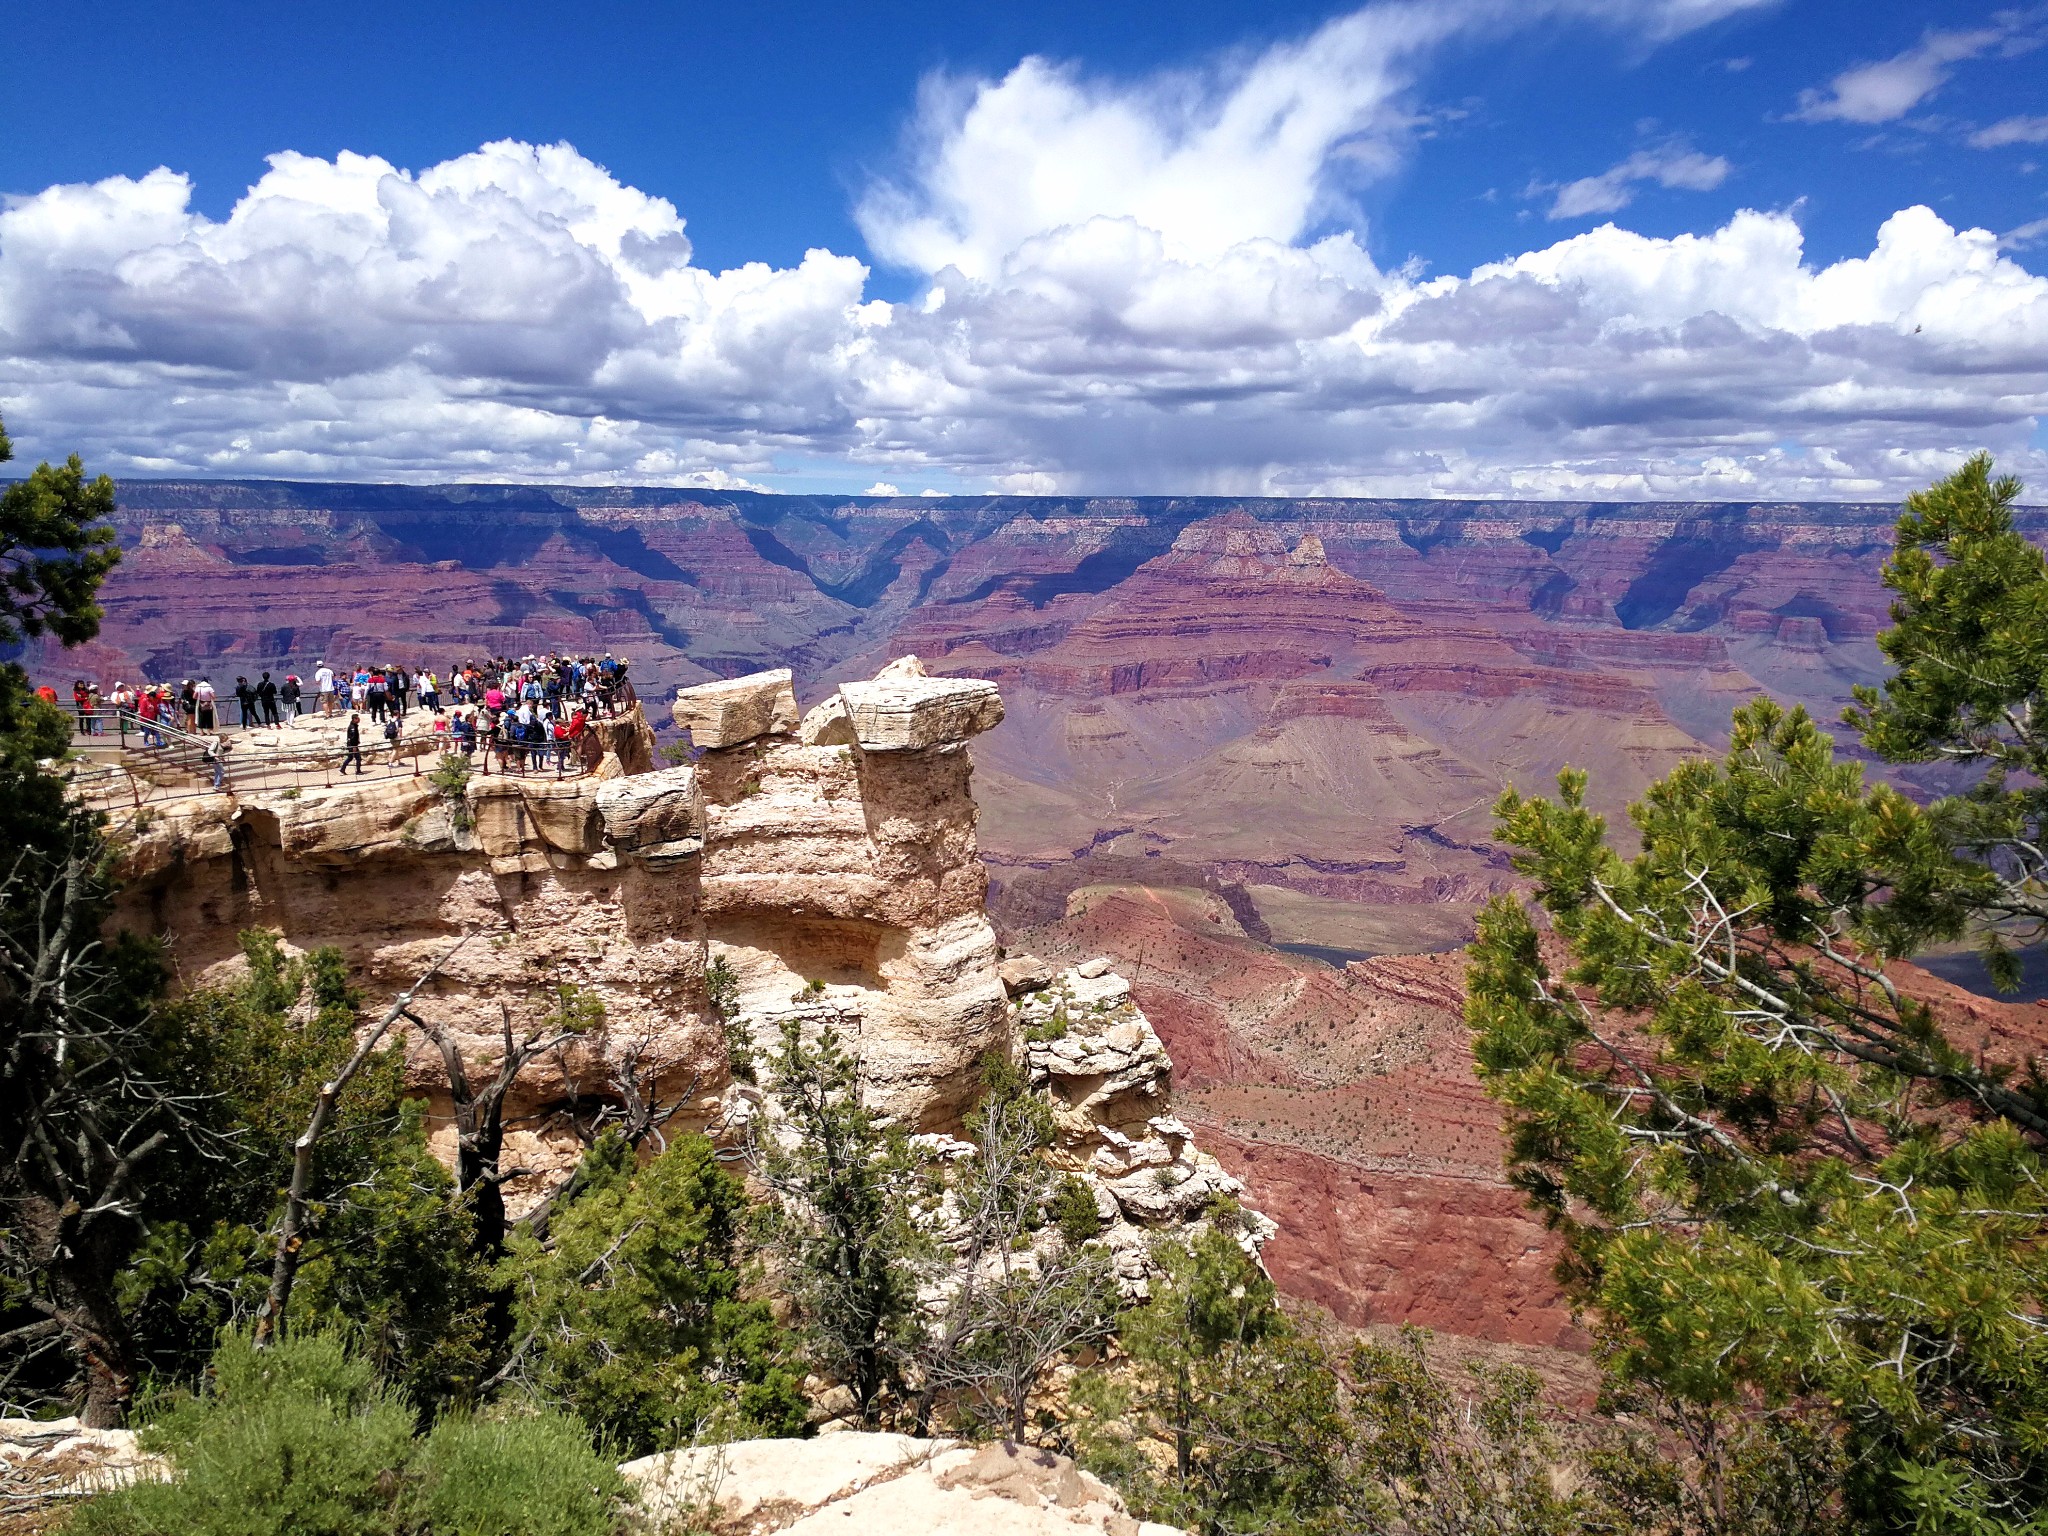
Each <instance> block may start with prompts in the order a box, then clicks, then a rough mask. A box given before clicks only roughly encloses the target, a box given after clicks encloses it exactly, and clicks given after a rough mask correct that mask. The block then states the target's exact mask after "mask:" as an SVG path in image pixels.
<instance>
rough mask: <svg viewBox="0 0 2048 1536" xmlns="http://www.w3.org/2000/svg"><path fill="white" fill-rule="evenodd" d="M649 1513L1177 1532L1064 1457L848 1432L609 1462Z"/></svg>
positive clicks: (801, 1527)
mask: <svg viewBox="0 0 2048 1536" xmlns="http://www.w3.org/2000/svg"><path fill="white" fill-rule="evenodd" d="M619 1470H620V1471H621V1472H622V1473H624V1474H625V1477H626V1480H627V1482H628V1483H629V1484H630V1485H632V1487H633V1488H634V1489H635V1490H636V1492H637V1493H638V1494H639V1497H640V1502H641V1504H642V1506H643V1508H645V1509H646V1511H647V1513H648V1515H649V1517H650V1518H651V1519H653V1520H654V1521H655V1522H656V1523H657V1524H659V1523H661V1522H663V1521H669V1522H680V1521H681V1520H684V1519H688V1518H695V1519H697V1520H698V1521H700V1522H707V1523H709V1524H710V1525H711V1527H712V1528H713V1529H714V1530H718V1531H734V1532H737V1531H746V1532H748V1533H749V1536H754V1533H764V1536H765V1533H767V1532H773V1531H787V1532H790V1533H792V1536H825V1533H832V1536H904V1533H908V1532H915V1533H917V1536H1083V1533H1099V1536H1182V1533H1181V1532H1180V1531H1179V1529H1178V1528H1177V1527H1174V1526H1167V1525H1157V1524H1154V1523H1152V1522H1150V1521H1140V1520H1136V1519H1133V1518H1132V1517H1131V1514H1130V1512H1129V1511H1128V1510H1127V1509H1126V1508H1125V1506H1124V1502H1123V1500H1122V1499H1121V1498H1120V1497H1118V1495H1117V1494H1116V1492H1115V1490H1113V1489H1111V1488H1110V1487H1108V1486H1107V1485H1106V1484H1104V1483H1103V1482H1101V1481H1100V1480H1099V1479H1097V1478H1095V1477H1093V1476H1092V1475H1090V1474H1089V1473H1086V1472H1083V1471H1082V1470H1081V1469H1080V1468H1079V1467H1077V1466H1075V1465H1074V1463H1073V1462H1071V1461H1069V1460H1068V1459H1067V1458H1066V1457H1064V1456H1059V1455H1056V1454H1054V1453H1053V1452H1051V1451H1042V1450H1035V1449H1032V1448H1030V1447H1020V1446H1016V1445H1011V1444H1006V1443H1002V1444H995V1445H984V1446H972V1445H962V1444H959V1443H958V1442H955V1441H950V1440H917V1439H913V1438H911V1437H910V1436H908V1435H886V1434H864V1433H859V1432H847V1433H842V1434H834V1435H824V1436H821V1437H819V1438H818V1439H816V1440H742V1441H738V1442H735V1443H734V1444H731V1445H722V1446H704V1447H699V1448H697V1449H693V1450H684V1451H671V1452H667V1453H664V1454H662V1455H659V1456H646V1457H642V1458H641V1459H640V1460H638V1461H630V1462H627V1463H626V1464H625V1465H624V1466H622V1467H621V1468H620V1469H619Z"/></svg>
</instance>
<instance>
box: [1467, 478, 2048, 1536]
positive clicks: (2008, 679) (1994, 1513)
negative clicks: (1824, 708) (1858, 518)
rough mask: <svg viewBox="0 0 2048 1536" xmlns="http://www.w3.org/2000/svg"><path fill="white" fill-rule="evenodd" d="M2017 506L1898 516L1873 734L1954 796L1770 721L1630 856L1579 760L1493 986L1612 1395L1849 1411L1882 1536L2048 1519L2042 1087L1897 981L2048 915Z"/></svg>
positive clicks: (1653, 819) (1647, 811)
mask: <svg viewBox="0 0 2048 1536" xmlns="http://www.w3.org/2000/svg"><path fill="white" fill-rule="evenodd" d="M2017 492H2018V486H2017V484H2016V483H2015V482H2013V481H2011V480H1996V481H1994V480H1993V479H1992V478H1991V476H1990V466H1989V462H1988V460H1986V459H1983V458H1981V457H1980V458H1978V459H1975V460H1972V461H1971V463H1970V464H1968V465H1967V466H1965V467H1964V468H1963V469H1962V470H1961V471H1959V472H1958V473H1957V474H1955V475H1954V476H1951V477H1950V478H1949V479H1947V480H1945V481H1943V482H1942V483H1941V484H1939V485H1937V486H1935V487H1934V488H1933V489H1931V490H1929V491H1927V492H1924V493H1921V494H1919V495H1916V496H1914V497H1913V498H1911V499H1910V500H1909V502H1908V504H1907V511H1906V515H1905V516H1904V517H1903V518H1902V519H1901V521H1900V524H1899V532H1898V551H1897V553H1896V554H1895V556H1894V557H1893V559H1892V560H1891V561H1890V562H1889V563H1888V564H1887V566H1886V572H1885V579H1886V581H1887V583H1888V584H1889V585H1891V586H1892V587H1893V588H1894V590H1895V591H1897V592H1898V593H1899V594H1900V597H1899V601H1898V602H1897V603H1896V604H1895V605H1894V608H1893V617H1894V620H1895V627H1894V628H1893V629H1891V630H1890V631H1889V632H1887V634H1886V635H1885V636H1884V637H1883V640H1882V644H1883V646H1884V649H1885V652H1886V654H1887V656H1888V657H1889V658H1890V659H1891V661H1892V662H1893V664H1894V666H1895V668H1896V669H1897V670H1896V672H1895V674H1894V676H1893V677H1892V679H1891V681H1890V682H1889V683H1888V684H1887V685H1886V687H1885V688H1884V689H1883V690H1882V691H1881V692H1880V691H1865V692H1863V693H1862V694H1861V695H1860V707H1859V709H1857V710H1856V711H1853V712H1852V713H1851V716H1850V718H1849V723H1850V724H1851V725H1852V726H1854V727H1856V728H1858V729H1860V730H1861V731H1862V732H1863V734H1864V739H1865V741H1866V743H1867V744H1868V745H1869V746H1870V747H1871V748H1872V749H1874V750H1876V751H1877V752H1879V753H1881V754H1883V755H1885V756H1888V757H1891V758H1893V759H1895V760H1908V761H1912V760H1926V759H1929V758H1935V757H1940V758H1944V759H1947V760H1949V761H1952V762H1956V763H1960V764H1962V765H1963V766H1964V767H1965V768H1973V769H1976V770H1978V774H1977V777H1976V779H1975V781H1974V782H1973V783H1972V784H1971V785H1970V786H1969V787H1968V788H1967V789H1966V790H1965V791H1964V792H1963V793H1961V794H1959V795H1956V796H1953V797H1951V798H1948V799H1945V800H1942V801H1939V802H1937V803H1936V804H1934V805H1932V806H1930V807H1925V808H1923V807H1921V806H1919V805H1917V804H1915V803H1914V801H1912V800H1911V799H1909V798H1908V797H1907V796H1906V795H1905V794H1903V793H1901V792H1900V791H1899V790H1898V789H1896V788H1894V787H1892V786H1890V785H1887V784H1878V785H1875V786H1872V785H1868V784H1866V783H1865V782H1864V778H1863V774H1862V771H1861V769H1860V768H1859V767H1858V766H1856V765H1855V764H1853V763H1845V762H1840V761H1837V760H1836V758H1835V756H1834V749H1833V744H1832V743H1831V742H1830V740H1829V739H1828V737H1827V735H1826V733H1824V732H1823V731H1822V730H1821V729H1820V728H1819V726H1818V725H1816V724H1815V722H1813V721H1812V720H1811V719H1809V718H1808V717H1807V716H1806V715H1805V714H1804V713H1803V712H1802V711H1798V710H1793V711H1790V712H1788V711H1785V710H1783V709H1781V708H1780V707H1779V706H1777V705H1776V704H1774V703H1771V702H1769V701H1767V700H1766V701H1759V702H1757V703H1754V704H1751V705H1748V706H1746V707H1745V708H1743V709H1741V710H1739V711H1737V713H1736V715H1735V719H1734V727H1733V733H1732V740H1731V743H1730V747H1729V750H1728V753H1727V755H1726V757H1725V758H1724V760H1723V761H1721V762H1719V763H1715V762H1709V761H1696V762H1689V763H1686V764H1684V765H1682V766H1681V767H1680V768H1678V769H1677V770H1676V771H1674V772H1673V773H1672V774H1670V775H1669V776H1668V777H1667V778H1665V779H1664V780H1663V781H1661V782H1660V783H1658V784H1656V785H1654V786H1653V787H1652V788H1651V789H1650V790H1649V792H1648V793H1647V794H1646V795H1645V797H1644V798H1643V800H1642V801H1641V802H1640V803H1639V804H1637V805H1636V806H1634V807H1633V808H1632V810H1631V816H1632V819H1633V821H1634V823H1635V832H1636V841H1637V843H1638V845H1639V851H1637V852H1635V853H1634V854H1633V855H1624V853H1623V852H1621V851H1620V850H1619V849H1617V848H1616V847H1615V846H1614V843H1613V841H1612V840H1611V839H1610V838H1609V836H1608V831H1607V828H1606V826H1605V824H1604V822H1603V820H1602V819H1601V818H1600V817H1598V816H1595V815H1594V814H1592V813H1591V812H1590V811H1588V810H1587V809H1586V805H1585V789H1586V776H1585V774H1584V773H1582V772H1578V771H1575V770H1568V771H1566V772H1565V773H1564V774H1563V775H1561V776H1560V779H1559V790H1560V793H1559V796H1558V798H1557V799H1556V800H1554V801H1553V800H1544V799H1539V798H1525V797H1523V796H1521V795H1518V794H1516V793H1513V792H1509V793H1508V794H1506V795H1503V796H1502V798H1501V801H1500V803H1499V805H1498V806H1497V807H1496V815H1497V818H1498V823H1499V829H1500V837H1501V839H1502V841H1504V842H1506V843H1508V844H1509V845H1510V846H1512V847H1514V848H1516V849H1518V850H1519V853H1518V856H1517V859H1516V865H1517V867H1518V868H1519V869H1520V870H1521V871H1522V872H1523V873H1525V874H1526V875H1528V876H1529V877H1530V878H1531V879H1532V880H1533V881H1534V884H1535V891H1534V894H1535V898H1536V904H1537V906H1538V907H1540V909H1541V913H1540V916H1541V921H1540V923H1539V920H1538V915H1537V914H1535V913H1532V912H1531V911H1530V910H1529V909H1528V908H1527V907H1525V906H1524V904H1523V903H1522V902H1521V901H1519V900H1516V899H1513V898H1505V897H1504V898H1500V899H1497V900H1496V901H1495V902H1493V903H1492V904H1491V905H1490V906H1489V907H1488V908H1487V910H1486V911H1485V913H1484V914H1483V916H1482V918H1481V922H1480V930H1479V937H1478V940H1477V942H1476V943H1475V944H1474V945H1473V948H1472V955H1471V966H1470V970H1469V972H1468V993H1469V999H1470V1001H1469V1006H1468V1018H1469V1020H1470V1022H1471V1024H1472V1025H1473V1027H1474V1029H1475V1031H1476V1035H1477V1038H1476V1046H1475V1049H1476V1055H1477V1060H1478V1063H1479V1068H1480V1072H1481V1075H1482V1077H1483V1078H1484V1079H1485V1081H1486V1084H1487V1087H1488V1089H1489V1091H1490V1092H1491V1093H1493V1094H1494V1095H1495V1096H1496V1097H1497V1098H1498V1099H1500V1100H1501V1102H1502V1103H1503V1104H1504V1105H1505V1106H1506V1107H1507V1110H1508V1115H1509V1130H1510V1137H1511V1145H1510V1162H1511V1166H1512V1169H1513V1173H1514V1177H1515V1178H1516V1180H1517V1181H1518V1182H1519V1183H1520V1184H1521V1185H1522V1186H1523V1188H1524V1189H1526V1190H1527V1191H1528V1193H1529V1195H1530V1197H1531V1199H1532V1201H1533V1202H1534V1203H1535V1204H1536V1205H1537V1206H1538V1207H1539V1208H1540V1209H1541V1210H1543V1211H1544V1213H1545V1214H1546V1216H1547V1217H1548V1219H1549V1220H1550V1221H1551V1222H1552V1223H1553V1224H1554V1225H1556V1226H1557V1227H1558V1228H1559V1230H1560V1231H1562V1232H1563V1233H1564V1235H1565V1237H1566V1240H1567V1243H1568V1247H1569V1254H1570V1258H1569V1262H1568V1267H1567V1278H1568V1280H1569V1282H1570V1284H1571V1286H1572V1289H1573V1292H1574V1294H1575V1295H1576V1296H1577V1297H1578V1298H1579V1299H1580V1300H1582V1301H1584V1302H1586V1303H1587V1304H1589V1305H1590V1306H1591V1308H1592V1309H1593V1315H1594V1316H1595V1317H1596V1318H1597V1319H1598V1321H1599V1324H1600V1326H1601V1328H1602V1330H1603V1332H1604V1334H1605V1337H1606V1341H1607V1344H1608V1347H1609V1349H1610V1351H1611V1362H1612V1367H1613V1370H1614V1372H1615V1374H1616V1377H1617V1380H1618V1381H1619V1382H1620V1383H1621V1384H1622V1385H1623V1386H1627V1385H1630V1384H1636V1385H1645V1386H1649V1387H1652V1388H1654V1389H1655V1390H1656V1391H1658V1392H1661V1393H1666V1394H1669V1395H1670V1397H1671V1399H1672V1400H1673V1401H1674V1402H1676V1403H1679V1404H1682V1405H1687V1406H1689V1407H1690V1408H1691V1409H1693V1410H1696V1411H1699V1412H1729V1413H1735V1414H1740V1413H1743V1412H1747V1411H1751V1410H1759V1409H1763V1410H1772V1411H1782V1412H1786V1413H1792V1414H1798V1415H1804V1416H1806V1417H1807V1418H1808V1419H1809V1420H1810V1421H1811V1422H1814V1423H1816V1424H1819V1425H1821V1426H1823V1428H1824V1430H1825V1433H1826V1435H1827V1436H1828V1437H1829V1439H1830V1441H1831V1443H1832V1444H1834V1445H1836V1446H1838V1447H1839V1451H1840V1455H1841V1457H1842V1469H1843V1470H1842V1486H1841V1492H1840V1501H1841V1508H1842V1510H1843V1511H1844V1512H1845V1514H1846V1515H1847V1517H1848V1518H1849V1519H1850V1520H1851V1521H1852V1522H1853V1523H1854V1524H1855V1526H1856V1527H1857V1528H1858V1529H1865V1530H1874V1531H1882V1530H1934V1529H1942V1530H1947V1529H1957V1530H1963V1529H1968V1530H1973V1531H1986V1532H1990V1531H2020V1530H2034V1529H2037V1526H2036V1525H2035V1524H2033V1523H2032V1522H2034V1521H2035V1520H2036V1518H2037V1516H2038V1512H2039V1511H2040V1509H2041V1508H2042V1507H2043V1505H2044V1503H2048V1316H2044V1313H2043V1298H2044V1297H2048V1244H2044V1242H2043V1238H2044V1235H2048V1183H2044V1172H2048V1169H2044V1164H2043V1158H2042V1142H2043V1136H2044V1133H2048V1093H2044V1085H2043V1083H2042V1080H2041V1078H2040V1076H2039V1073H2038V1070H2037V1069H2036V1068H2034V1067H2033V1066H2032V1065H2031V1064H2028V1063H2022V1062H2016V1061H1999V1060H1995V1059H1991V1058H1989V1057H1988V1056H1987V1055H1986V1054H1985V1053H1983V1052H1982V1051H1981V1050H1979V1049H1977V1048H1976V1047H1975V1046H1974V1044H1973V1043H1972V1042H1970V1041H1967V1040H1961V1039H1957V1038H1954V1037H1953V1032H1952V1030H1953V1026H1951V1025H1950V1024H1949V1023H1948V1022H1947V1021H1945V1020H1944V1019H1943V1018H1942V1017H1941V1016H1940V1014H1939V1013H1938V1011H1937V1010H1936V1009H1934V1008H1933V1007H1931V1006H1929V1005H1928V1004H1927V1003H1925V1002H1924V1001H1921V1000H1919V999H1917V998H1916V997H1915V996H1913V995H1912V992H1911V991H1910V990H1909V989H1908V988H1906V987H1904V986H1902V985H1901V983H1900V980H1899V977H1898V975H1897V974H1896V972H1895V971H1894V969H1893V968H1892V966H1891V962H1892V961H1893V960H1894V959H1896V958H1898V957H1900V956H1903V955H1906V954H1910V953H1912V952H1913V951H1914V950H1915V949H1916V948H1917V947H1918V946H1920V945H1923V944H1926V943H1929V942H1933V941H1936V940H1946V939H1954V938H1959V937H1963V936H1965V935H1974V936H1976V937H1979V938H1980V939H1985V940H1987V941H1988V942H1989V943H1990V944H1991V945H1992V947H1993V948H1994V949H1998V948H2002V947H2003V942H2004V941H2003V938H2002V937H2001V932H2002V930H2001V929H1999V928H1995V927H1994V926H1993V925H1998V924H2002V925H2009V924H2011V923H2013V922H2014V921H2019V922H2023V923H2036V922H2039V921H2040V920H2041V919H2042V918H2043V916H2044V915H2048V904H2044V902H2043V898H2042V896H2041V890H2042V885H2041V877H2042V874H2043V873H2044V869H2043V867H2042V866H2041V864H2040V863H2039V860H2040V855H2039V853H2038V852H2037V850H2038V849H2040V848H2041V847H2043V846H2048V845H2044V844H2042V843H2041V842H2040V841H2039V833H2040V830H2041V827H2040V823H2041V816H2042V812H2043V810H2044V809H2048V802H2044V800H2043V797H2042V791H2041V790H2040V789H2039V788H2038V784H2039V780H2038V779H2036V778H2034V777H2032V775H2033V774H2034V773H2036V772H2037V771H2038V770H2039V769H2040V768H2041V767H2043V766H2048V756H2044V754H2043V750H2042V748H2043V742H2042V740H2041V737H2040V732H2039V729H2038V727H2037V714H2036V709H2035V705H2036V703H2037V702H2038V701H2037V699H2036V694H2037V692H2038V691H2039V690H2040V689H2041V687H2042V686H2043V683H2044V679H2048V622H2044V620H2048V570H2044V565H2043V561H2042V558H2041V556H2040V553H2039V552H2038V551H2036V550H2034V549H2033V548H2032V547H2031V546H2030V545H2028V544H2027V543H2026V541H2025V540H2024V539H2023V538H2021V537H2020V536H2019V535H2018V534H2017V533H2016V532H2015V531H2014V530H2013V528H2012V524H2011V515H2010V507H2011V504H2012V502H2013V500H2014V498H2015V496H2016V495H2017ZM2003 931H2007V932H2009V929H2006V930H2003ZM1830 1454H1832V1452H1830ZM1708 1471H1709V1475H1712V1469H1708Z"/></svg>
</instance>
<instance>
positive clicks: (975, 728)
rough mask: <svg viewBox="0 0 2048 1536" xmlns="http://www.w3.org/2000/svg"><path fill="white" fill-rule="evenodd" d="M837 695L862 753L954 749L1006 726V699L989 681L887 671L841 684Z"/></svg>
mask: <svg viewBox="0 0 2048 1536" xmlns="http://www.w3.org/2000/svg"><path fill="white" fill-rule="evenodd" d="M907 659H909V658H906V660H907ZM892 665H894V664H893V663H892ZM839 696H840V697H841V698H842V699H844V700H845V701H846V712H847V715H848V718H849V719H850V721H851V723H852V726H853V734H854V738H855V739H856V740H857V741H859V743H860V745H861V750H862V751H864V752H902V751H915V750H918V749H920V748H927V747H943V746H950V745H951V744H952V743H954V742H957V741H965V740H967V738H968V737H970V736H978V735H980V734H981V733H982V732H983V731H987V730H993V729H994V728H995V727H996V726H998V725H1001V724H1002V723H1003V696H1002V694H1001V693H999V692H998V691H997V690H996V685H995V684H994V683H992V682H989V681H988V680H987V679H985V678H974V677H913V676H907V675H902V674H898V675H896V676H889V675H888V674H887V672H886V670H885V672H884V674H883V675H882V676H879V677H876V678H874V679H872V680H871V681H869V682H865V683H842V684H840V685H839Z"/></svg>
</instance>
